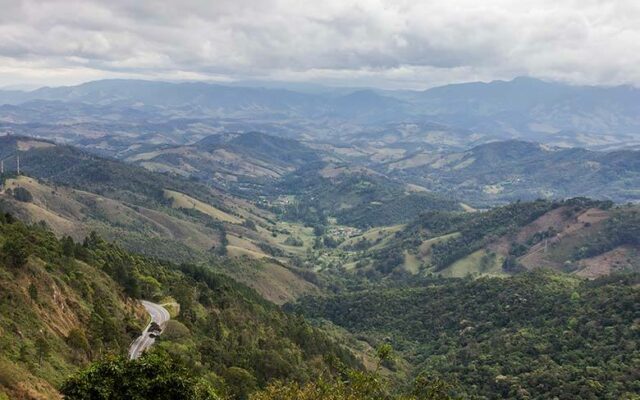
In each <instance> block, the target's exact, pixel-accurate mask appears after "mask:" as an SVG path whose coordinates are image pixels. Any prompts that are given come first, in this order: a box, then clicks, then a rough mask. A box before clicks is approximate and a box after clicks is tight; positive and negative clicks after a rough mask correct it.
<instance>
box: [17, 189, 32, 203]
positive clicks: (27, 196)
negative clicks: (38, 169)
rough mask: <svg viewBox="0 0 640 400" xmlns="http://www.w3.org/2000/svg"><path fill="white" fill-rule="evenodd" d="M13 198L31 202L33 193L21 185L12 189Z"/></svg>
mask: <svg viewBox="0 0 640 400" xmlns="http://www.w3.org/2000/svg"><path fill="white" fill-rule="evenodd" d="M13 198H14V199H16V200H18V201H22V202H24V203H31V202H32V201H33V195H32V194H31V192H29V191H28V190H27V189H25V188H23V187H17V188H15V189H14V190H13Z"/></svg>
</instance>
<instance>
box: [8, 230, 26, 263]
mask: <svg viewBox="0 0 640 400" xmlns="http://www.w3.org/2000/svg"><path fill="white" fill-rule="evenodd" d="M2 252H3V253H4V255H5V259H6V261H7V263H8V264H9V265H10V266H12V267H14V268H21V267H24V266H25V264H26V263H27V260H28V259H29V246H28V244H27V241H26V240H25V239H24V237H22V236H20V235H16V236H13V237H8V238H7V241H6V242H5V243H4V245H3V246H2Z"/></svg>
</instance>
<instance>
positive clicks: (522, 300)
mask: <svg viewBox="0 0 640 400" xmlns="http://www.w3.org/2000/svg"><path fill="white" fill-rule="evenodd" d="M639 283H640V275H637V274H630V275H618V276H616V275H612V276H609V277H604V278H600V279H596V280H593V281H587V280H581V279H576V278H572V277H569V276H566V275H561V274H559V273H555V272H551V271H538V272H532V273H525V274H522V275H519V276H516V277H512V278H506V279H505V278H480V279H477V280H468V279H451V280H443V279H433V280H425V281H423V282H421V283H416V284H415V285H414V286H413V287H399V288H384V287H379V288H372V289H368V290H364V291H358V292H353V293H348V294H342V295H335V296H330V297H324V298H306V299H303V300H302V301H300V302H299V303H298V304H296V305H293V306H291V309H292V310H295V311H296V312H299V313H302V314H304V315H305V316H307V317H310V318H316V319H328V320H329V321H331V322H333V323H334V324H336V325H339V326H341V327H344V328H346V329H347V330H349V331H350V332H353V333H357V334H358V335H360V336H362V337H364V338H365V339H366V340H367V341H369V342H371V343H389V344H391V345H392V346H393V347H394V348H395V349H396V350H397V351H398V352H399V353H400V354H401V355H402V356H403V357H404V358H406V360H408V361H409V363H410V364H411V365H412V371H413V374H419V373H427V374H430V375H434V376H437V377H439V378H440V379H443V380H445V381H447V382H451V383H453V384H455V385H457V386H458V387H460V388H461V390H462V392H463V393H464V397H465V398H482V399H495V398H514V399H551V398H557V399H632V398H637V393H638V392H639V391H640V347H639V343H640V341H639V340H638V339H639V338H640V325H638V323H639V321H640V306H639V305H640V292H639V291H638V284H639ZM372 310H375V312H372Z"/></svg>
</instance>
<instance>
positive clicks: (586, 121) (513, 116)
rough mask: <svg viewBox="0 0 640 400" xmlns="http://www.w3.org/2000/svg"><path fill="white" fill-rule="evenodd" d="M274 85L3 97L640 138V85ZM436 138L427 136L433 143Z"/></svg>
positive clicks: (46, 107) (35, 118)
mask: <svg viewBox="0 0 640 400" xmlns="http://www.w3.org/2000/svg"><path fill="white" fill-rule="evenodd" d="M276 86H277V85H276ZM276 86H272V87H244V86H239V85H219V84H210V83H200V82H189V83H168V82H156V81H140V80H117V79H116V80H102V81H95V82H88V83H85V84H82V85H78V86H70V87H56V88H41V89H38V90H34V91H30V92H23V91H15V90H9V91H0V104H5V105H4V106H3V107H2V108H0V121H5V122H10V123H28V122H42V123H44V122H47V121H48V122H49V123H51V121H55V123H64V124H68V123H77V122H79V121H82V122H89V121H92V122H95V121H102V122H104V121H120V122H123V121H127V122H131V120H135V121H138V122H143V121H146V122H160V121H165V122H166V121H167V120H168V119H175V118H226V119H236V120H237V122H243V123H254V124H255V123H265V122H269V123H271V124H272V125H271V128H273V129H274V130H281V129H282V128H283V127H284V128H286V127H291V126H295V127H296V129H294V131H295V130H297V131H298V132H297V134H298V135H300V134H301V133H300V130H301V129H300V128H302V130H304V134H305V135H307V137H308V138H310V139H316V140H318V139H320V140H322V139H326V138H327V137H331V138H334V139H339V140H349V139H351V138H352V136H354V135H359V136H362V135H365V134H366V133H368V132H374V133H375V132H380V131H381V129H380V128H381V127H385V126H387V125H388V124H396V125H397V124H417V125H420V124H433V123H437V124H440V125H441V126H445V127H449V128H448V129H450V130H457V131H458V132H464V131H466V132H468V133H469V135H470V137H472V140H473V141H474V142H477V141H478V140H479V139H482V138H491V139H496V138H499V139H500V138H501V139H509V138H511V139H513V138H516V139H525V140H534V141H538V142H542V143H547V144H551V145H557V146H564V147H567V146H580V147H588V148H594V149H595V148H600V149H605V148H613V147H620V146H621V145H629V146H631V145H638V144H640V90H639V89H637V88H634V87H630V86H618V87H592V86H572V85H566V84H561V83H556V82H545V81H540V80H536V79H531V78H516V79H514V80H512V81H508V82H505V81H494V82H489V83H480V82H476V83H465V84H455V85H447V86H442V87H437V88H433V89H429V90H426V91H422V92H417V91H377V90H371V89H331V88H327V89H326V90H302V89H300V90H297V89H296V86H295V85H294V86H291V89H284V88H279V87H276ZM278 127H280V128H278ZM252 129H254V130H255V129H258V128H256V127H255V125H254V127H253V128H252ZM132 131H135V127H133V128H132ZM423 136H424V135H423ZM431 140H432V138H429V137H426V138H425V137H422V138H421V141H422V142H424V143H429V144H435V142H433V141H431ZM425 141H426V142H425ZM485 141H486V140H485ZM456 142H457V143H456V144H458V143H461V142H463V141H458V140H456Z"/></svg>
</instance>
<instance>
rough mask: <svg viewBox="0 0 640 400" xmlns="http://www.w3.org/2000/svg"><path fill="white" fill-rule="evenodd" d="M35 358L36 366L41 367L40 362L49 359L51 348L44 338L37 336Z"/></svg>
mask: <svg viewBox="0 0 640 400" xmlns="http://www.w3.org/2000/svg"><path fill="white" fill-rule="evenodd" d="M35 345H36V356H37V357H38V364H40V365H42V362H43V361H44V360H45V359H46V358H47V357H49V352H50V351H51V346H50V345H49V342H48V341H47V339H46V338H45V337H44V336H38V338H37V339H36V343H35Z"/></svg>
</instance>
